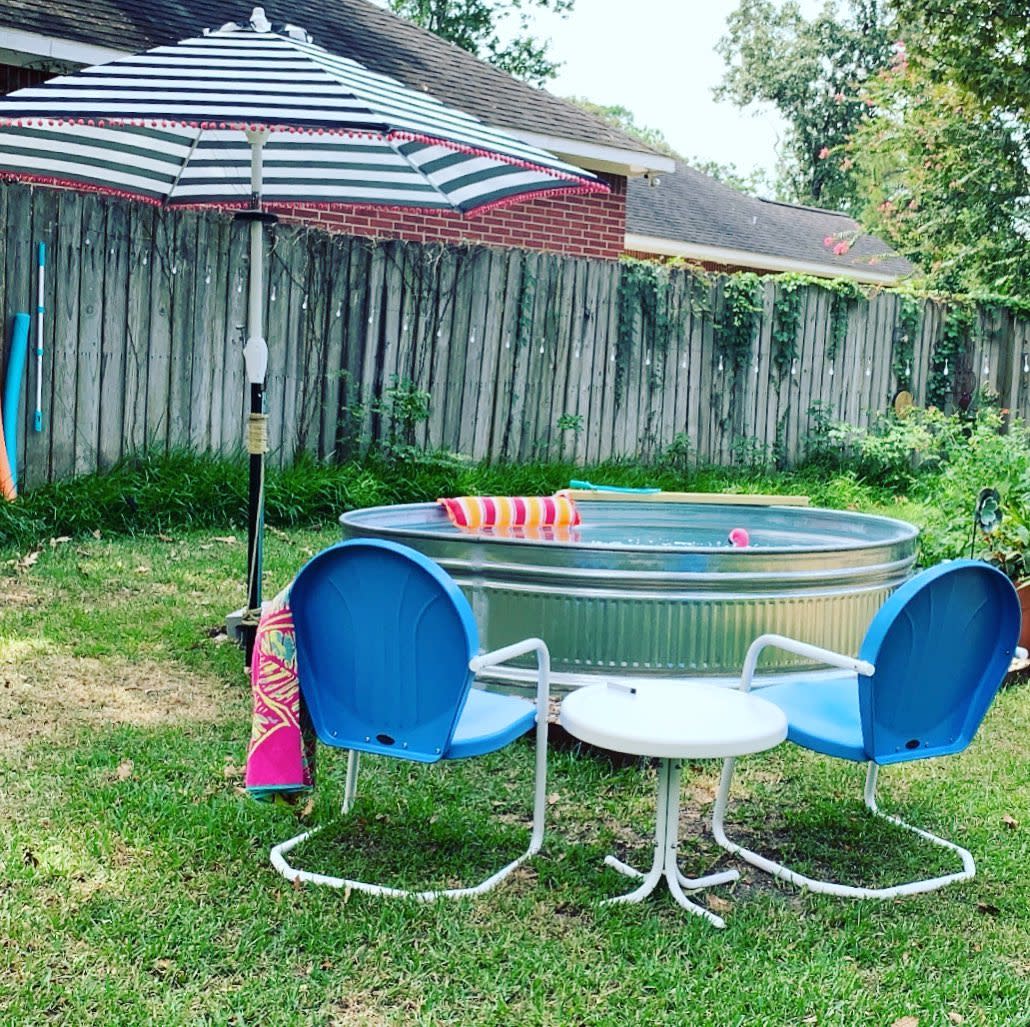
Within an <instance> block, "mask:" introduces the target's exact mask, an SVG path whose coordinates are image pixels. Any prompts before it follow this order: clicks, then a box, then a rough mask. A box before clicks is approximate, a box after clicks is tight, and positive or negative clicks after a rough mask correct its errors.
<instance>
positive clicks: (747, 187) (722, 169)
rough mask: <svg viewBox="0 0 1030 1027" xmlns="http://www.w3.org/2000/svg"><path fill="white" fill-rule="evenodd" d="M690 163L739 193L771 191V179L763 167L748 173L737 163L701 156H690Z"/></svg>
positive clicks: (753, 193)
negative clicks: (706, 158) (703, 158)
mask: <svg viewBox="0 0 1030 1027" xmlns="http://www.w3.org/2000/svg"><path fill="white" fill-rule="evenodd" d="M687 164H689V165H690V166H691V167H692V168H694V170H695V171H700V172H701V174H703V175H708V176H709V177H710V178H714V179H715V180H716V181H717V182H722V184H723V185H728V186H729V187H730V188H731V189H736V190H737V192H738V193H745V194H746V195H748V196H762V195H766V194H768V192H769V181H768V179H767V178H766V175H765V172H764V171H763V170H762V169H761V168H755V169H754V170H753V171H750V172H748V173H746V174H745V173H744V172H742V171H741V170H740V169H739V168H738V167H737V165H736V164H732V163H725V164H724V163H722V162H720V161H715V160H702V159H701V158H700V157H688V158H687Z"/></svg>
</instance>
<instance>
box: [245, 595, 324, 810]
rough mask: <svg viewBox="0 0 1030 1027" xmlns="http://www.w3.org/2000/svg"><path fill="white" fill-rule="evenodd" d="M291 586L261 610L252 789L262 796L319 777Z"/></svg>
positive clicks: (290, 792) (307, 785)
mask: <svg viewBox="0 0 1030 1027" xmlns="http://www.w3.org/2000/svg"><path fill="white" fill-rule="evenodd" d="M289 599H290V589H289V587H287V588H284V589H283V590H282V592H280V593H279V595H277V596H276V597H275V599H273V600H272V602H271V603H270V604H269V605H268V606H267V607H266V608H265V610H264V612H263V613H262V614H261V622H260V623H259V624H258V629H257V635H256V637H255V639H254V656H253V659H252V662H251V667H250V689H251V696H252V698H253V701H254V714H253V719H252V721H251V734H250V747H249V748H248V750H247V776H246V786H247V791H248V792H249V793H250V794H251V795H252V796H254V798H256V799H273V798H275V797H276V796H283V797H286V798H289V797H291V796H296V795H298V794H302V793H304V792H307V791H310V790H311V788H312V787H313V786H314V783H315V735H314V732H313V731H312V729H311V725H310V723H309V721H308V717H307V711H306V710H305V709H304V703H303V701H302V700H301V695H300V686H299V684H298V681H297V647H296V643H295V636H294V627H293V614H292V612H291V611H290V602H289Z"/></svg>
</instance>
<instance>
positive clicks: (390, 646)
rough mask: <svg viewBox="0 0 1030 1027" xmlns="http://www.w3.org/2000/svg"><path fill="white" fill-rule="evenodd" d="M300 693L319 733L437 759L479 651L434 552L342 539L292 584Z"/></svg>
mask: <svg viewBox="0 0 1030 1027" xmlns="http://www.w3.org/2000/svg"><path fill="white" fill-rule="evenodd" d="M290 608H291V610H292V612H293V621H294V626H295V629H296V640H297V672H298V676H299V679H300V688H301V693H302V694H303V696H304V702H305V704H306V706H307V708H308V712H309V714H310V716H311V721H312V724H313V726H314V728H315V732H316V734H317V735H318V737H319V739H320V740H321V741H322V742H324V743H326V744H328V745H333V746H338V747H342V748H346V749H357V750H359V751H362V752H376V753H383V754H385V755H389V756H398V757H401V758H403V759H410V760H417V761H419V762H422V763H433V762H435V761H436V760H439V759H440V758H441V755H442V753H443V752H445V751H446V749H447V746H448V744H449V742H450V739H451V735H452V733H453V731H454V726H455V724H456V723H457V721H458V718H459V716H460V715H461V711H462V709H463V707H464V705H465V699H466V697H467V695H468V691H469V687H470V685H471V683H472V677H473V675H472V673H471V672H470V671H469V667H468V663H469V660H470V659H471V658H472V657H473V656H474V655H475V654H476V653H477V652H478V650H479V634H478V632H477V630H476V622H475V620H474V618H473V616H472V610H471V608H470V607H469V604H468V602H467V600H466V599H465V597H464V596H463V595H462V594H461V592H460V590H459V589H458V586H457V585H455V583H454V581H453V580H452V579H451V578H450V577H449V576H448V575H447V574H446V573H445V572H444V571H443V570H441V568H440V567H438V566H437V565H436V564H435V563H433V561H432V560H430V559H428V558H427V557H425V556H423V555H422V554H421V553H417V552H415V551H414V550H413V549H408V548H407V547H405V546H400V545H397V544H396V543H393V542H385V541H380V540H376V539H360V540H354V541H350V542H341V543H340V544H338V545H335V546H332V547H331V548H329V549H326V550H325V551H324V552H321V553H319V554H318V555H317V556H315V557H313V558H312V559H311V560H309V561H308V563H307V564H305V566H304V567H303V568H302V569H301V571H300V573H299V574H298V575H297V578H296V580H295V581H294V583H293V586H292V588H291V590H290Z"/></svg>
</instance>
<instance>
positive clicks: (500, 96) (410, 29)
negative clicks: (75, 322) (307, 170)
mask: <svg viewBox="0 0 1030 1027" xmlns="http://www.w3.org/2000/svg"><path fill="white" fill-rule="evenodd" d="M252 6H253V4H252V0H191V2H181V0H0V27H2V28H3V29H4V31H3V32H2V33H0V47H2V48H4V49H6V50H7V51H8V52H22V53H28V54H36V53H38V54H39V55H40V56H41V57H49V58H53V59H63V60H70V61H75V62H76V63H80V64H91V63H102V62H103V61H107V60H112V59H113V58H114V57H116V56H119V55H120V54H123V53H136V52H139V51H140V50H146V49H149V48H151V47H154V46H160V45H163V44H167V43H172V42H176V41H178V40H180V39H185V38H189V37H190V36H194V35H198V34H199V33H200V32H201V30H202V29H204V28H218V27H219V26H220V25H223V24H224V23H225V22H228V21H237V22H239V21H245V20H247V19H248V18H249V17H250V12H251V8H252ZM264 8H265V13H266V15H267V16H268V18H269V19H270V20H271V21H272V22H273V23H274V24H276V25H278V24H281V23H283V22H286V21H288V22H291V23H292V24H294V25H300V26H301V27H302V28H304V29H306V30H307V31H308V32H309V33H310V34H311V35H312V37H313V38H314V40H315V42H316V43H318V44H319V45H320V46H324V47H325V48H326V49H328V50H331V51H333V52H335V53H339V54H342V55H344V56H347V57H351V58H353V59H355V60H357V61H360V62H361V63H362V64H364V65H366V66H367V67H369V68H371V69H372V70H374V71H378V72H381V73H382V74H385V75H391V76H393V77H394V78H396V79H398V80H399V81H401V82H402V83H404V85H406V86H408V87H410V88H413V89H421V90H424V91H426V92H428V93H431V94H432V95H433V96H435V97H437V98H438V99H440V100H442V101H444V102H445V103H449V104H452V105H453V106H455V107H458V108H459V109H461V110H464V111H467V112H469V113H470V114H475V115H477V116H478V117H480V118H482V119H483V120H484V121H486V122H488V123H490V124H492V125H497V126H499V127H503V128H506V129H508V130H510V131H514V132H515V134H517V135H519V136H521V137H522V138H524V139H526V140H527V141H529V142H534V143H537V144H539V145H542V146H544V147H545V148H546V149H549V150H551V151H552V152H555V153H558V154H559V155H561V156H563V157H569V158H573V160H574V161H575V163H577V164H579V165H580V166H582V167H589V168H591V169H593V170H600V171H611V172H614V173H616V174H623V175H625V174H641V173H643V172H644V171H647V170H663V171H669V170H671V168H672V164H671V161H669V160H668V158H666V157H663V156H661V155H660V154H657V153H655V152H654V151H652V150H651V149H650V147H648V146H646V145H645V144H643V143H641V142H640V141H639V140H637V139H634V138H633V137H632V136H629V135H627V134H625V133H623V132H620V131H619V130H618V129H616V128H614V127H612V126H610V125H608V124H606V123H605V122H604V121H602V120H601V119H600V118H598V117H595V116H594V115H592V114H588V113H587V112H586V111H584V110H581V109H580V108H579V107H577V106H576V105H575V104H572V103H570V102H568V101H566V100H562V99H559V98H558V97H556V96H552V95H551V94H550V93H548V92H546V91H545V90H542V89H536V88H534V87H532V86H529V85H527V84H526V83H524V82H521V81H519V80H518V79H516V78H513V77H512V76H511V75H508V74H507V73H505V72H503V71H500V70H498V69H497V68H494V67H492V66H491V65H489V64H487V63H485V62H484V61H481V60H479V59H478V58H476V57H474V56H473V55H472V54H470V53H467V52H466V51H465V50H462V49H461V48H460V47H457V46H455V45H454V44H452V43H449V42H447V41H446V40H444V39H441V38H440V37H438V36H435V35H433V34H432V33H431V32H427V31H425V30H424V29H420V28H418V27H417V26H415V25H413V24H411V23H410V22H407V21H405V20H404V19H402V18H399V17H397V16H396V15H394V14H392V13H390V12H389V11H386V10H383V9H382V8H381V7H377V6H376V5H375V4H373V3H370V2H368V0H267V2H265V4H264ZM55 40H59V41H62V42H71V43H73V44H76V46H75V47H73V48H72V49H71V50H69V48H68V47H56V48H55V46H54V41H55ZM2 60H3V57H2V56H0V61H2Z"/></svg>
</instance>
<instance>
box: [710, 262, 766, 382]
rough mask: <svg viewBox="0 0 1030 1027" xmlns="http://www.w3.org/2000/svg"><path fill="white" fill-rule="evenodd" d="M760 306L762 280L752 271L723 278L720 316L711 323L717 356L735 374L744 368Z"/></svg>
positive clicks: (749, 353) (752, 342)
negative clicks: (714, 322) (713, 326)
mask: <svg viewBox="0 0 1030 1027" xmlns="http://www.w3.org/2000/svg"><path fill="white" fill-rule="evenodd" d="M761 309H762V283H761V279H760V278H759V277H758V275H756V274H752V273H751V272H742V273H741V274H736V275H730V276H728V277H727V278H725V279H724V286H723V306H722V317H721V318H720V319H719V320H718V322H717V323H716V325H715V346H716V349H717V350H718V352H719V356H720V359H725V361H726V363H728V364H729V369H730V370H731V371H732V372H733V373H734V374H737V373H738V372H739V371H740V370H741V369H742V368H744V367H746V366H747V364H748V362H749V360H750V358H751V350H752V347H753V346H754V340H755V332H756V330H757V328H758V315H759V313H760V311H761Z"/></svg>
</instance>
